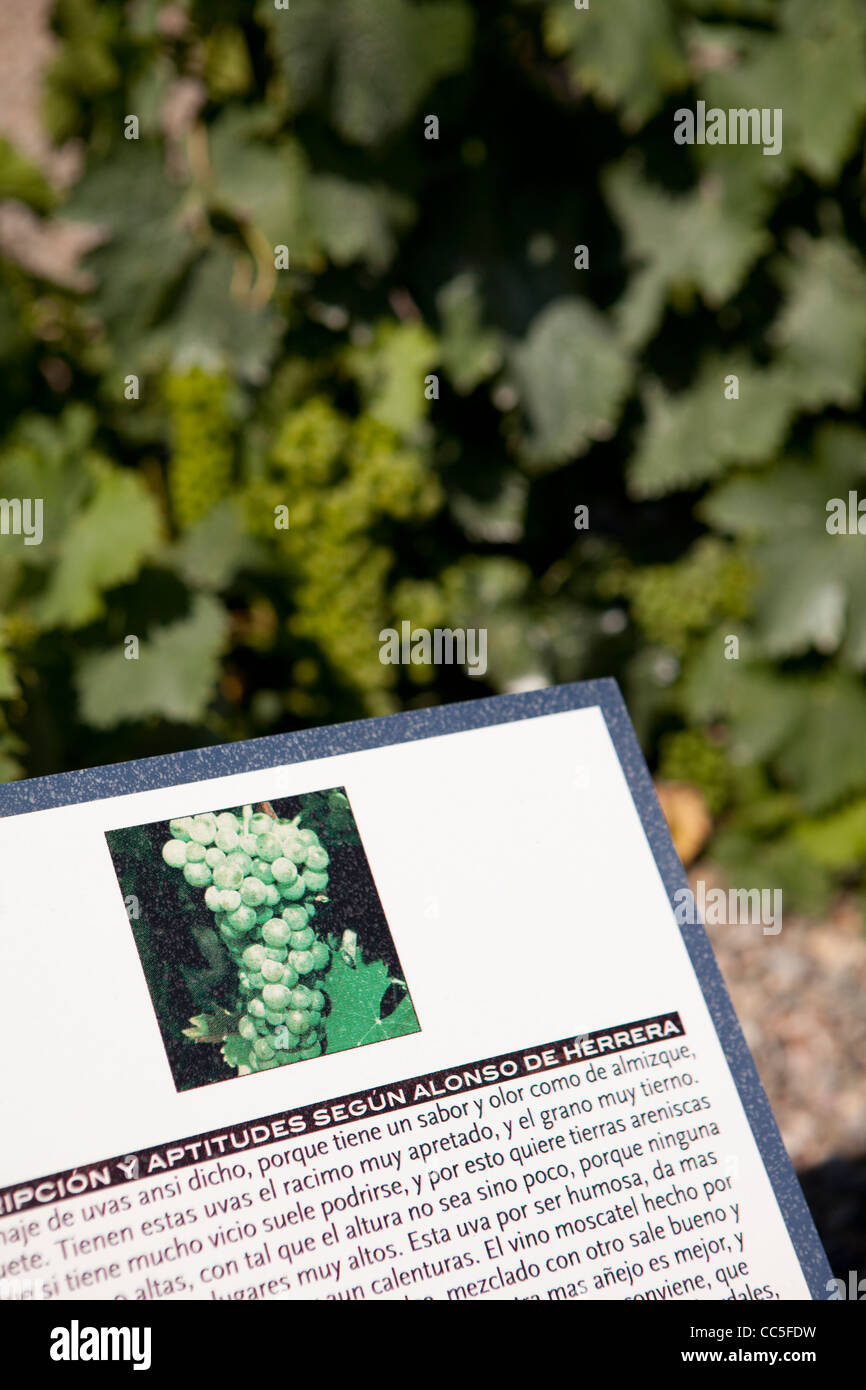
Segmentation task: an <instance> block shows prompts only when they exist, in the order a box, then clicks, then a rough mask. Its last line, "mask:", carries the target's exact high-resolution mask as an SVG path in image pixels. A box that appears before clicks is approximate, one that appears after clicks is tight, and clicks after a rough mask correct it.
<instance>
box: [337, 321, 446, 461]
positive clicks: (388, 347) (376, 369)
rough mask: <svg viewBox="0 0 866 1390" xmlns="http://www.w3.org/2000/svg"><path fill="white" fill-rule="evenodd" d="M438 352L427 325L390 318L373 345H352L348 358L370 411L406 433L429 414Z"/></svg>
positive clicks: (377, 333)
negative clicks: (428, 383) (429, 384)
mask: <svg viewBox="0 0 866 1390" xmlns="http://www.w3.org/2000/svg"><path fill="white" fill-rule="evenodd" d="M438 355H439V352H438V347H437V344H436V340H435V338H434V337H433V335H432V334H431V333H430V331H429V329H427V328H425V326H424V325H423V324H422V323H415V322H407V323H394V322H392V321H391V320H385V321H384V322H382V323H380V324H379V326H378V328H377V329H376V332H375V335H374V337H373V341H372V342H371V343H369V344H367V345H366V346H365V347H363V348H355V347H350V348H347V349H346V352H345V354H344V361H345V364H346V368H347V370H348V371H349V372H350V373H351V374H352V376H354V377H355V379H356V381H357V382H358V383H359V385H360V387H361V392H362V394H363V397H364V406H365V409H366V412H367V414H368V415H370V416H371V417H372V418H373V419H374V420H378V421H379V422H380V423H381V424H383V425H389V426H390V427H391V429H393V430H396V432H397V433H398V434H400V435H406V434H409V433H411V431H412V429H413V428H414V426H415V425H417V424H418V421H419V420H422V419H423V418H424V416H425V415H426V413H427V408H428V407H427V401H426V398H425V395H424V377H425V375H426V373H427V372H428V371H429V369H430V368H431V367H432V366H433V364H434V363H435V361H436V359H437V357H438Z"/></svg>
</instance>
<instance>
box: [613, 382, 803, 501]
mask: <svg viewBox="0 0 866 1390" xmlns="http://www.w3.org/2000/svg"><path fill="white" fill-rule="evenodd" d="M732 375H733V376H736V377H738V379H739V399H737V400H728V399H726V396H725V380H726V378H727V377H728V376H732ZM796 408H797V396H796V393H795V385H794V382H793V381H792V380H791V378H790V377H789V376H788V375H787V374H786V373H785V372H783V371H779V370H777V369H775V368H773V367H767V368H762V367H758V366H757V365H756V364H755V363H753V362H751V361H749V359H748V358H746V357H744V356H739V355H737V356H736V357H732V358H725V359H723V358H719V357H712V358H709V359H707V360H705V361H704V363H703V364H702V366H701V368H700V371H699V373H698V376H697V378H696V380H695V381H694V383H693V384H692V385H691V386H690V387H689V388H687V389H686V390H685V391H681V392H679V393H678V394H676V395H670V394H669V393H668V392H667V391H665V390H664V388H663V387H662V386H661V385H659V384H657V383H652V384H650V385H648V386H647V388H646V390H645V409H646V420H645V423H644V425H643V428H642V429H641V431H640V433H639V436H638V440H637V445H636V448H635V451H634V453H633V455H632V458H631V461H630V463H629V469H628V482H629V492H630V493H631V495H632V497H635V498H647V497H663V496H665V495H666V494H667V493H670V492H676V491H678V490H680V489H685V488H693V487H695V486H696V485H697V484H699V483H704V482H706V481H707V480H708V479H710V478H714V477H717V476H718V475H719V474H720V473H722V472H723V471H724V470H725V468H726V467H728V466H729V465H731V464H733V463H760V462H763V461H764V460H765V459H768V458H771V457H772V455H773V453H774V451H775V450H776V449H777V448H778V446H779V445H780V444H781V442H782V441H783V439H784V437H785V434H786V433H787V430H788V426H789V423H790V421H791V418H792V416H793V414H794V412H795V410H796Z"/></svg>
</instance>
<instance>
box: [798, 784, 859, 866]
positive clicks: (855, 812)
mask: <svg viewBox="0 0 866 1390" xmlns="http://www.w3.org/2000/svg"><path fill="white" fill-rule="evenodd" d="M792 833H793V837H794V839H795V841H796V842H797V844H798V845H800V846H801V847H802V849H803V851H804V852H805V853H806V854H807V855H808V856H809V858H810V859H813V860H814V861H815V863H816V864H821V865H822V866H823V867H824V868H825V869H832V870H834V871H838V870H840V869H856V868H858V867H859V865H860V864H861V863H862V862H863V859H864V858H866V798H864V797H860V798H859V799H858V800H857V801H854V802H852V803H851V805H850V806H845V807H843V809H842V810H841V811H835V812H833V813H832V814H831V815H828V816H819V817H816V818H813V819H808V820H802V821H800V823H799V824H798V825H796V826H795V827H794V829H793V832H792Z"/></svg>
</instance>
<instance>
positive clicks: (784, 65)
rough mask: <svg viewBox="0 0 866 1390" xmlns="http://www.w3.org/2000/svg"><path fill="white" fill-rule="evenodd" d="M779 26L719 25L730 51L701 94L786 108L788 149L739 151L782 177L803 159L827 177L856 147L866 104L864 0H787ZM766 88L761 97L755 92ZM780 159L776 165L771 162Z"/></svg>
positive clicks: (726, 102) (713, 100)
mask: <svg viewBox="0 0 866 1390" xmlns="http://www.w3.org/2000/svg"><path fill="white" fill-rule="evenodd" d="M778 19H779V29H778V31H777V32H775V33H774V32H772V31H767V30H766V29H764V28H759V27H757V26H755V27H754V28H751V27H750V28H745V27H742V28H735V29H731V30H727V31H724V30H723V31H722V32H721V33H719V32H714V35H713V37H714V43H715V44H716V46H717V48H718V46H719V45H721V46H722V47H726V48H727V49H728V51H729V55H730V56H729V57H724V56H722V57H717V59H716V62H715V63H714V64H713V66H712V69H711V70H710V71H708V72H707V73H705V74H704V77H703V81H702V83H701V88H700V91H701V96H702V97H705V98H706V101H707V104H708V106H720V107H723V108H725V109H730V108H737V107H746V108H749V107H753V106H755V105H756V104H759V105H760V106H761V107H767V108H770V109H774V108H778V109H780V110H782V111H783V113H784V124H783V140H782V149H781V151H780V153H779V154H778V155H776V156H773V157H770V158H765V157H763V155H762V151H761V149H760V147H756V146H748V147H744V148H743V149H742V150H738V151H737V153H738V156H740V155H742V156H745V157H746V158H748V157H749V156H750V155H751V158H752V161H753V162H754V163H755V164H756V165H757V166H758V167H760V166H764V173H765V176H770V177H775V178H778V177H780V175H781V174H783V173H784V171H785V170H786V169H789V168H790V167H791V166H792V165H798V166H799V167H801V168H803V169H805V170H806V172H807V173H809V174H811V175H812V177H813V178H816V179H818V180H820V181H821V182H824V183H829V182H830V181H831V180H832V179H834V178H836V177H837V176H838V174H839V172H840V171H841V168H842V165H843V164H844V162H845V160H846V159H847V158H848V157H849V156H850V155H851V154H853V152H854V150H855V148H856V142H857V137H858V132H859V129H860V124H861V121H862V119H863V114H864V111H866V64H864V47H866V16H864V11H863V6H862V5H861V4H860V0H822V3H821V4H820V5H815V4H813V3H812V0H782V3H780V5H779V7H778ZM714 28H715V26H714ZM757 93H760V99H759V102H758V103H756V94H757ZM773 166H775V167H773Z"/></svg>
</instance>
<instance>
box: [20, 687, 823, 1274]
mask: <svg viewBox="0 0 866 1390" xmlns="http://www.w3.org/2000/svg"><path fill="white" fill-rule="evenodd" d="M590 707H598V708H599V709H600V710H601V712H602V714H603V716H604V719H605V722H606V724H607V727H608V730H609V732H610V736H611V739H612V741H613V745H614V747H615V749H616V752H617V755H618V757H619V760H620V763H621V765H622V768H623V771H624V773H625V776H626V780H627V782H628V786H629V790H630V791H631V794H632V798H633V800H634V803H635V806H636V808H637V811H638V815H639V816H640V819H641V824H642V825H643V828H644V832H645V834H646V837H647V840H648V842H649V845H650V849H651V850H652V853H653V856H654V857H655V861H656V864H657V865H658V869H659V873H660V874H661V877H662V880H663V882H664V885H665V888H666V890H667V893H668V897H669V899H670V903H671V910H672V911H673V909H674V906H675V902H676V899H675V897H674V895H675V894H676V893H677V892H679V891H680V890H682V889H684V888H688V880H687V879H686V876H685V873H684V871H683V867H682V865H681V863H680V860H679V858H678V856H677V853H676V850H675V849H674V845H673V841H672V839H671V836H670V832H669V830H668V827H667V823H666V821H665V818H664V816H663V815H662V811H661V807H660V806H659V803H658V798H657V797H656V794H655V789H654V787H653V784H652V778H651V777H650V773H649V769H648V767H647V765H646V761H645V760H644V756H643V753H642V752H641V749H640V745H639V744H638V741H637V738H636V736H635V732H634V729H633V727H632V724H631V720H630V719H629V715H628V711H627V709H626V706H625V702H624V700H623V698H622V695H621V693H620V690H619V686H618V685H617V683H616V681H615V680H610V679H606V680H596V681H582V682H576V683H574V684H571V685H559V686H549V687H547V688H546V689H543V690H532V691H527V692H525V693H523V694H519V695H494V696H491V697H489V698H486V699H478V700H470V701H466V702H464V703H461V704H453V705H436V706H433V707H431V708H428V709H422V710H409V711H407V712H405V713H403V714H389V715H384V716H382V717H381V718H377V719H362V720H358V721H356V722H354V723H351V724H333V725H328V726H325V727H323V728H318V729H305V730H301V731H300V732H297V733H289V734H275V735H273V736H271V737H269V738H260V739H251V740H248V741H246V742H240V743H231V744H221V745H218V746H214V747H210V748H201V749H196V750H191V751H189V752H183V753H169V754H165V755H163V756H161V757H155V758H140V759H137V760H136V761H134V762H128V763H114V764H112V765H110V766H107V767H97V768H89V769H85V770H84V771H81V772H63V773H58V774H56V775H55V776H51V777H37V778H33V779H31V780H28V781H23V782H11V783H7V784H6V785H5V786H0V817H2V816H14V815H23V814H26V813H28V812H30V811H44V810H47V809H49V808H50V807H55V806H72V805H76V804H80V803H81V802H84V801H98V800H102V799H104V798H106V797H112V796H126V795H129V794H130V793H131V792H139V791H153V790H155V789H156V788H158V787H170V786H176V785H178V784H179V783H184V782H195V781H202V780H205V779H207V778H213V777H226V776H230V775H233V774H235V773H242V772H252V771H255V770H257V769H259V768H268V767H276V766H280V765H285V764H289V763H297V762H307V761H309V760H311V759H313V758H327V757H333V756H335V755H337V754H340V753H355V752H359V751H361V750H363V749H367V748H386V747H388V746H390V745H393V744H398V743H412V742H414V741H415V740H417V739H423V738H435V737H437V736H439V735H442V734H453V733H460V732H464V731H466V730H469V729H481V728H485V727H487V726H490V725H495V724H511V723H513V722H515V721H517V720H520V719H537V718H539V717H540V716H542V715H548V714H559V713H562V712H564V711H567V710H575V709H587V708H590ZM679 929H680V933H681V935H682V938H683V941H684V943H685V946H686V950H687V951H688V954H689V959H690V960H691V962H692V965H693V967H694V970H695V974H696V975H697V977H698V982H699V984H700V986H701V990H702V992H703V995H704V998H705V1000H706V1002H707V1007H708V1009H709V1011H710V1016H711V1018H712V1020H713V1024H714V1026H715V1028H716V1031H717V1033H718V1036H719V1041H720V1042H721V1045H722V1048H723V1050H724V1053H725V1056H726V1058H727V1061H728V1065H729V1067H730V1069H731V1072H732V1074H733V1077H734V1081H735V1083H736V1085H737V1088H738V1090H739V1094H740V1099H741V1101H742V1103H743V1108H744V1109H745V1112H746V1115H747V1117H748V1120H749V1124H750V1125H751V1128H752V1133H753V1134H754V1136H755V1142H756V1143H757V1145H758V1148H759V1150H760V1153H761V1157H762V1159H763V1161H764V1165H765V1167H766V1169H767V1173H768V1174H769V1178H770V1182H771V1183H772V1186H773V1191H774V1192H775V1194H776V1199H777V1201H778V1203H779V1207H780V1209H781V1212H782V1216H783V1218H784V1221H785V1224H786V1226H787V1228H788V1233H789V1235H790V1237H791V1241H792V1243H793V1245H794V1249H795V1251H796V1252H797V1257H798V1259H799V1261H800V1264H801V1267H802V1270H803V1274H804V1277H805V1279H806V1281H807V1283H808V1285H809V1289H810V1292H811V1294H812V1297H813V1298H815V1299H826V1298H827V1297H828V1288H827V1286H828V1283H829V1281H830V1280H832V1278H833V1272H832V1270H831V1268H830V1265H829V1263H828V1261H827V1256H826V1254H825V1252H824V1249H823V1246H822V1245H821V1241H820V1239H819V1236H818V1232H817V1230H816V1229H815V1224H814V1222H813V1220H812V1215H811V1212H810V1211H809V1208H808V1206H807V1204H806V1200H805V1198H804V1196H803V1192H802V1189H801V1187H800V1184H799V1182H798V1180H797V1175H796V1173H795V1172H794V1168H793V1165H792V1164H791V1160H790V1159H789V1157H788V1154H787V1152H786V1150H785V1146H784V1144H783V1143H782V1137H781V1135H780V1133H779V1129H778V1126H777V1124H776V1121H775V1118H774V1116H773V1112H772V1110H771V1109H770V1103H769V1101H768V1099H767V1095H766V1092H765V1091H764V1088H763V1086H762V1085H761V1081H760V1078H759V1077H758V1073H757V1071H756V1069H755V1064H754V1062H753V1060H752V1056H751V1053H750V1052H749V1049H748V1047H747V1045H746V1040H745V1038H744V1037H743V1034H742V1030H741V1028H740V1025H739V1022H738V1021H737V1016H736V1014H735V1012H734V1007H733V1005H732V1003H731V1000H730V997H729V995H728V991H727V989H726V988H725V983H724V981H723V979H722V975H721V972H720V970H719V967H718V965H717V964H716V959H715V956H714V955H713V950H712V947H711V945H710V942H709V938H708V937H707V934H706V931H705V930H704V927H703V925H701V924H697V925H683V924H679Z"/></svg>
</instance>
